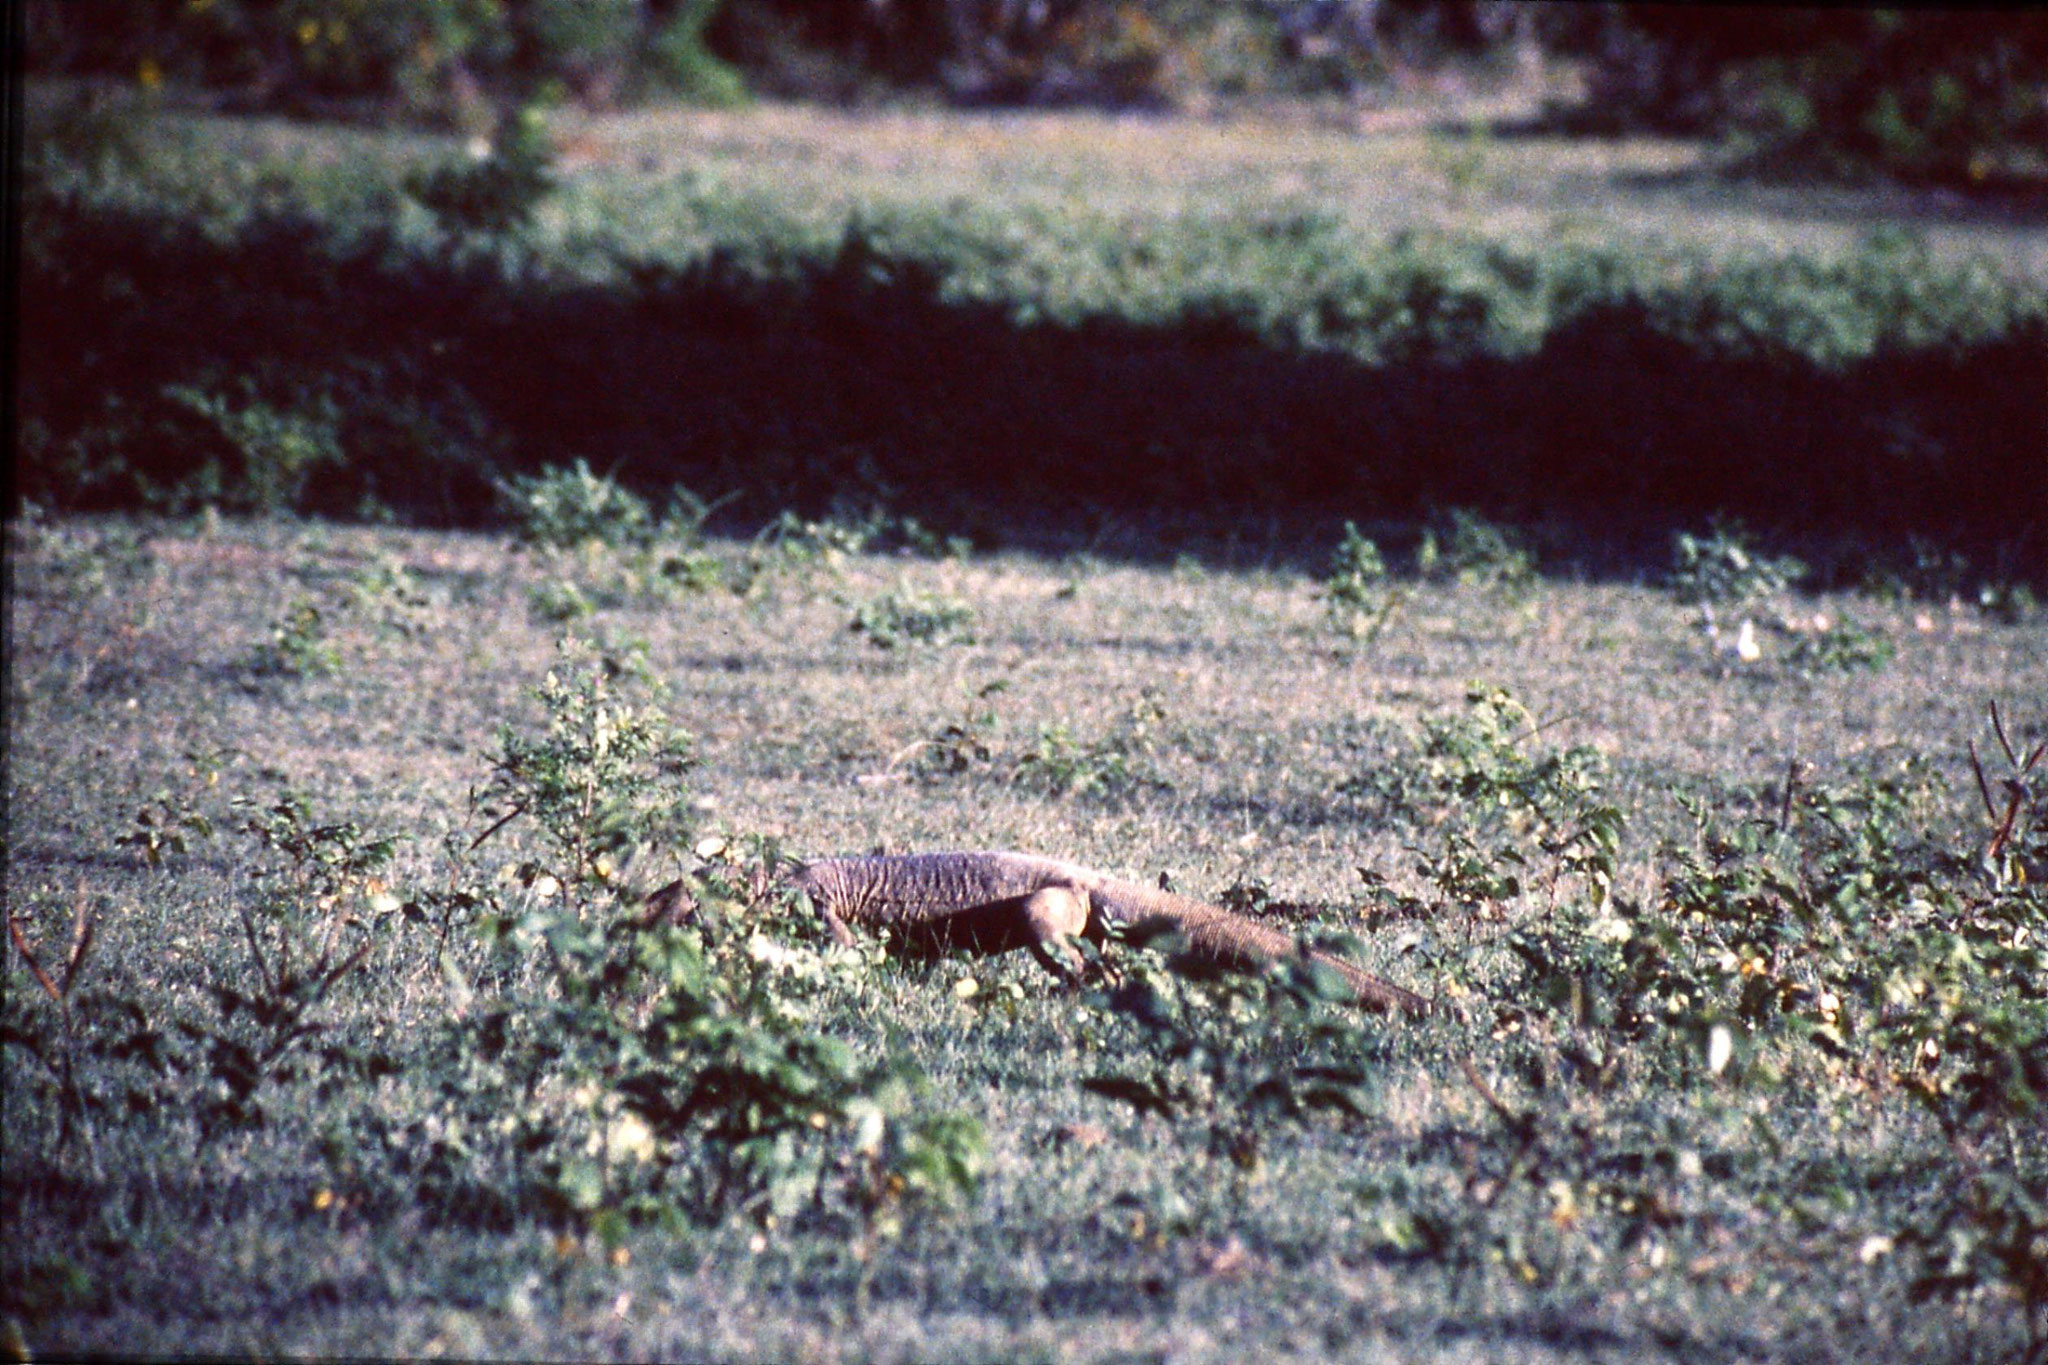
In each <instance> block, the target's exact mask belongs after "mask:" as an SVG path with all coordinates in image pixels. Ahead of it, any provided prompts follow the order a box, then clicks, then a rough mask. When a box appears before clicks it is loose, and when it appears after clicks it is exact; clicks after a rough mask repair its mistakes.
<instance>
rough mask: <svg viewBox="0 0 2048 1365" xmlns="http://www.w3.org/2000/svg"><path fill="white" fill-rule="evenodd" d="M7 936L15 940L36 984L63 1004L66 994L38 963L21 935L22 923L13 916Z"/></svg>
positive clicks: (9, 919)
mask: <svg viewBox="0 0 2048 1365" xmlns="http://www.w3.org/2000/svg"><path fill="white" fill-rule="evenodd" d="M7 935H8V937H9V938H12V939H13V940H14V947H15V951H17V952H19V953H20V954H21V960H22V961H23V962H26V963H27V964H28V969H29V972H30V974H31V975H33V976H34V977H35V979H36V984H37V985H39V986H41V987H42V988H43V989H44V990H45V991H47V992H49V995H50V998H51V999H52V1000H54V1001H56V1002H57V1003H58V1004H60V1005H61V1004H63V1003H64V993H63V992H62V991H60V990H58V989H57V983H56V982H54V981H52V980H50V977H49V974H48V973H47V972H45V971H44V970H43V969H42V967H41V965H40V964H38V963H37V962H36V955H35V954H34V953H32V952H30V951H29V947H28V940H27V939H25V938H23V937H22V935H21V921H20V920H18V919H16V918H15V917H14V916H13V915H9V916H8V917H7Z"/></svg>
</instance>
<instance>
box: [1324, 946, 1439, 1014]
mask: <svg viewBox="0 0 2048 1365" xmlns="http://www.w3.org/2000/svg"><path fill="white" fill-rule="evenodd" d="M1308 958H1309V961H1311V962H1320V963H1322V964H1323V965H1324V966H1325V967H1328V968H1330V969H1331V970H1333V971H1335V972H1336V973H1337V974H1338V975H1339V976H1341V977H1343V978H1344V980H1345V982H1346V984H1348V985H1349V986H1350V987H1351V989H1352V990H1354V991H1356V992H1357V993H1358V1003H1359V1004H1361V1005H1363V1006H1365V1007H1366V1008H1367V1009H1373V1010H1380V1011H1382V1012H1384V1013H1389V1014H1391V1013H1392V1012H1394V1011H1395V1010H1399V1011H1400V1012H1401V1013H1403V1014H1428V1013H1429V1001H1427V1000H1425V999H1423V998H1422V997H1421V996H1419V995H1417V994H1416V993H1415V992H1414V991H1411V990H1405V989H1403V988H1402V987H1400V986H1396V985H1395V984H1394V983H1393V982H1391V981H1382V980H1380V979H1379V978H1378V977H1376V976H1374V975H1373V974H1372V973H1371V972H1368V971H1365V970H1363V969H1361V968H1358V967H1354V966H1352V965H1351V964H1350V963H1349V962H1346V961H1345V960H1344V959H1343V958H1341V957H1337V956H1336V955H1334V954H1332V953H1324V952H1318V951H1316V950H1315V949H1313V948H1311V949H1310V950H1309V952H1308Z"/></svg>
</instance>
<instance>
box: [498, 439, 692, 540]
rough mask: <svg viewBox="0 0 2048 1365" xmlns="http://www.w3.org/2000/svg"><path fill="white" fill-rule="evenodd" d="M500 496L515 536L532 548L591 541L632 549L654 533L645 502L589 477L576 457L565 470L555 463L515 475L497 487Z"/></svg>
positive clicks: (606, 479) (615, 485)
mask: <svg viewBox="0 0 2048 1365" xmlns="http://www.w3.org/2000/svg"><path fill="white" fill-rule="evenodd" d="M499 496H500V497H501V498H502V499H503V501H504V503H505V505H506V507H507V508H508V509H509V510H510V511H511V513H512V517H513V524H514V526H515V527H516V528H517V530H518V533H519V536H520V538H521V539H522V540H525V541H527V542H528V543H530V544H534V545H545V546H552V547H554V548H557V549H568V550H573V549H580V548H581V547H583V546H584V545H586V544H589V543H591V542H596V543H597V544H599V545H635V544H644V543H646V542H647V541H648V540H649V539H651V538H652V536H653V534H654V528H655V521H654V514H653V510H652V509H651V508H650V507H649V506H648V505H647V500H646V499H645V498H643V497H641V496H640V495H639V494H637V493H634V492H632V491H631V490H630V489H626V488H622V487H620V486H619V484H618V483H617V482H615V481H614V480H613V479H612V478H610V477H609V476H608V475H603V474H594V473H592V472H591V469H590V465H589V464H588V463H587V462H586V461H584V460H582V459H580V458H579V459H578V460H577V461H576V463H575V464H574V465H572V466H570V467H568V468H566V469H565V468H563V467H561V466H559V465H555V466H550V467H549V468H548V469H545V470H543V471H542V472H541V473H539V474H522V475H517V476H515V477H513V478H512V479H510V480H508V481H506V482H505V483H503V484H500V485H499Z"/></svg>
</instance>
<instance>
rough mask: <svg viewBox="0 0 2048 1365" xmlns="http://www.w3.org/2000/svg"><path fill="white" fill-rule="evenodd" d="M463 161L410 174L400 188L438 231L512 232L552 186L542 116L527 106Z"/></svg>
mask: <svg viewBox="0 0 2048 1365" xmlns="http://www.w3.org/2000/svg"><path fill="white" fill-rule="evenodd" d="M482 152H483V154H482V155H481V156H478V157H476V158H474V159H473V160H471V161H470V162H469V163H468V164H466V165H465V164H460V163H457V164H452V165H446V166H439V167H436V168H435V169H433V170H431V171H423V172H419V173H416V174H414V175H412V176H410V177H409V178H408V179H407V180H406V182H405V192H406V193H407V194H409V195H410V196H412V198H414V199H415V200H417V201H419V203H420V204H421V205H423V206H424V207H425V208H426V209H427V211H428V212H430V213H432V214H433V215H434V220H435V221H436V222H437V223H438V224H439V225H440V227H441V229H442V230H443V231H444V232H447V233H450V234H452V235H455V236H457V237H490V236H497V235H500V234H505V233H510V232H514V231H517V230H518V229H520V228H524V227H526V226H527V225H528V224H529V223H531V222H532V221H533V215H534V210H535V209H537V208H538V207H539V206H540V202H541V200H543V199H545V198H546V197H547V195H548V192H549V191H550V190H552V189H553V188H554V186H555V178H554V174H553V171H552V166H553V163H554V148H553V146H552V145H551V144H550V143H549V140H548V133H547V124H546V120H545V117H544V116H543V115H542V113H541V111H540V109H539V107H538V106H536V105H531V104H530V105H527V106H526V107H525V108H523V109H521V110H519V111H518V113H516V114H515V115H513V116H512V117H511V118H510V119H509V120H507V121H506V126H504V127H502V128H500V129H499V133H498V137H497V140H496V141H495V143H489V144H485V145H484V146H483V148H482Z"/></svg>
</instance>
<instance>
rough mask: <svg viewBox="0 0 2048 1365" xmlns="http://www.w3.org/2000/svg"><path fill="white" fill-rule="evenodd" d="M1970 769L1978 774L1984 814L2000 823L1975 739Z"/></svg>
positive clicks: (1971, 750)
mask: <svg viewBox="0 0 2048 1365" xmlns="http://www.w3.org/2000/svg"><path fill="white" fill-rule="evenodd" d="M1970 771H1971V772H1973V773H1975V774H1977V792H1978V794H1979V795H1980V796H1982V797H1983V798H1984V814H1986V815H1987V816H1989V817H1990V818H1991V823H1992V824H1994V825H1995V824H1997V823H1998V806H1997V803H1995V802H1994V801H1992V799H1991V783H1990V782H1988V781H1987V780H1985V777H1984V764H1983V762H1982V761H1981V760H1979V759H1978V757H1977V741H1976V740H1974V739H1973V740H1971V741H1970Z"/></svg>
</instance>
